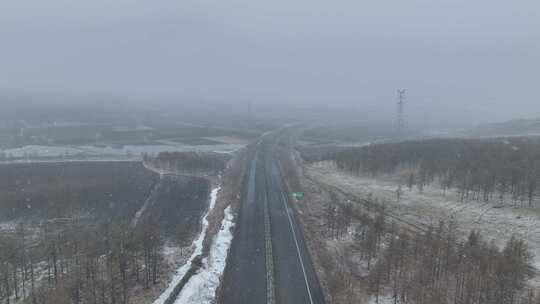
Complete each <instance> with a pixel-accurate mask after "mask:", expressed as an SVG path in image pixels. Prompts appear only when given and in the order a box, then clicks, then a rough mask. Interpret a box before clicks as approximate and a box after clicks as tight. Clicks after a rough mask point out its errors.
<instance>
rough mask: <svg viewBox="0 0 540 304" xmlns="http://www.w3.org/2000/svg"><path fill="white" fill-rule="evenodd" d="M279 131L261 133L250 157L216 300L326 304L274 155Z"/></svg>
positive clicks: (254, 303)
mask: <svg viewBox="0 0 540 304" xmlns="http://www.w3.org/2000/svg"><path fill="white" fill-rule="evenodd" d="M279 135H280V134H276V133H271V134H268V135H266V136H264V137H263V139H262V140H261V142H260V143H259V144H258V146H257V152H256V154H255V157H254V159H253V160H252V163H251V168H250V172H249V176H248V178H247V182H246V185H245V191H244V193H243V198H242V204H241V206H240V210H239V214H238V218H237V223H236V227H237V228H236V230H235V236H234V239H233V243H232V246H231V249H230V252H229V257H228V260H227V266H226V268H225V273H224V277H223V284H222V291H221V296H220V299H219V300H220V303H223V304H243V303H246V304H259V303H261V304H262V303H267V304H273V303H277V304H302V303H307V304H320V303H324V296H323V292H322V289H321V287H320V284H319V282H318V279H317V274H316V272H315V269H314V267H313V263H312V261H311V257H310V255H309V252H308V250H307V248H306V243H305V240H304V236H303V232H302V228H301V226H300V225H299V224H298V223H297V221H296V217H295V214H294V210H293V209H292V208H291V207H290V205H289V204H290V202H289V200H288V195H287V194H286V192H285V188H284V185H283V181H282V180H281V174H280V170H279V167H278V165H277V161H276V159H275V157H274V154H273V147H274V146H275V145H276V143H277V141H278V138H279V137H278V136H279Z"/></svg>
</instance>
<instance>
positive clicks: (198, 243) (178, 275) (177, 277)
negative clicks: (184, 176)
mask: <svg viewBox="0 0 540 304" xmlns="http://www.w3.org/2000/svg"><path fill="white" fill-rule="evenodd" d="M220 189H221V188H220V187H217V188H214V189H212V192H210V206H209V207H208V211H207V212H206V213H205V215H204V217H203V219H202V230H201V233H200V234H199V236H198V237H197V238H196V239H195V241H194V242H193V245H192V247H193V252H192V254H191V257H190V258H189V259H188V260H187V262H186V263H185V264H184V265H182V266H181V267H180V268H178V269H177V270H176V272H175V274H174V275H173V278H172V280H171V282H170V283H169V285H168V286H167V289H165V291H164V292H163V293H161V295H160V296H159V297H158V298H157V299H156V300H155V301H154V302H153V303H154V304H163V303H164V302H165V300H167V298H169V296H170V295H171V293H172V292H173V291H174V288H175V287H176V285H178V283H179V282H180V281H181V280H182V278H183V277H184V275H185V274H186V273H187V271H188V270H189V268H190V267H191V262H192V261H193V260H194V259H195V257H197V256H198V255H200V254H201V253H202V249H203V240H204V237H205V236H206V230H207V228H208V220H207V217H208V214H209V213H210V211H211V210H212V209H213V208H214V206H215V204H216V199H217V194H218V192H219V190H220Z"/></svg>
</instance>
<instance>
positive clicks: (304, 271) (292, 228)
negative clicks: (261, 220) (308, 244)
mask: <svg viewBox="0 0 540 304" xmlns="http://www.w3.org/2000/svg"><path fill="white" fill-rule="evenodd" d="M281 202H282V203H283V206H284V207H285V211H286V212H287V218H288V219H289V227H290V228H291V231H292V234H293V238H294V243H295V244H296V253H297V254H298V259H299V260H300V266H302V272H303V273H304V281H305V282H306V288H307V291H308V295H309V302H310V303H311V304H313V298H312V297H311V289H310V288H309V283H308V279H307V275H306V269H305V267H304V260H303V259H302V255H301V254H300V246H298V240H297V239H296V232H295V231H294V227H293V223H292V220H291V215H290V213H289V208H288V206H287V204H286V203H285V196H284V195H283V192H281Z"/></svg>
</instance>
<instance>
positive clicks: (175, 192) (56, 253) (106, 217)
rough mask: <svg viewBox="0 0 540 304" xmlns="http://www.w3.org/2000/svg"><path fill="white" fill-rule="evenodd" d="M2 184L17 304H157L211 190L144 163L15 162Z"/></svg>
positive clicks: (2, 240) (0, 205)
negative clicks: (174, 251) (173, 256)
mask: <svg viewBox="0 0 540 304" xmlns="http://www.w3.org/2000/svg"><path fill="white" fill-rule="evenodd" d="M0 179H1V181H2V183H1V185H2V189H1V192H0V193H1V194H0V195H1V197H2V200H0V303H9V304H11V303H32V304H46V303H50V304H62V303H103V304H105V303H107V304H120V303H121V304H126V303H148V302H151V301H152V299H153V298H154V297H155V296H156V294H159V292H160V289H162V288H163V287H164V286H166V284H167V282H168V280H169V275H170V273H171V272H172V271H173V270H174V269H175V267H176V265H173V264H171V263H169V262H168V260H170V257H168V256H167V255H168V254H169V252H168V251H171V248H182V247H187V248H189V245H190V244H191V239H192V238H193V237H194V236H195V235H196V233H197V231H198V230H200V217H201V215H202V214H203V213H204V210H205V209H206V205H207V201H208V193H209V191H210V182H209V181H208V180H206V179H202V178H187V177H167V178H161V179H160V178H159V175H157V174H155V173H153V172H151V171H149V170H147V169H146V168H144V167H143V166H142V165H141V163H137V162H63V163H34V164H9V165H3V166H2V170H0ZM147 201H150V202H149V204H148V208H146V209H145V210H144V214H142V215H141V216H140V220H139V221H138V222H137V225H130V223H133V218H134V217H135V216H136V214H137V213H138V211H139V210H141V209H142V206H143V205H145V203H146V202H147ZM180 250H181V249H180ZM179 254H180V255H181V254H182V253H181V252H180V253H179ZM176 262H178V261H176Z"/></svg>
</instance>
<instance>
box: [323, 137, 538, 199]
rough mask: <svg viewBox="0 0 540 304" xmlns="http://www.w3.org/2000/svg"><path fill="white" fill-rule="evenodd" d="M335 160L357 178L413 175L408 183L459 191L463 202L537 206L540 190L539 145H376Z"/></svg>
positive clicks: (533, 141) (518, 141)
mask: <svg viewBox="0 0 540 304" xmlns="http://www.w3.org/2000/svg"><path fill="white" fill-rule="evenodd" d="M330 159H331V160H332V161H333V162H334V163H335V164H336V166H337V167H338V168H340V169H342V170H347V171H350V172H353V173H357V174H358V173H369V174H371V175H373V176H376V175H377V174H381V173H388V174H390V173H395V172H396V171H397V170H400V169H410V173H409V174H408V176H407V177H406V178H405V179H406V180H405V181H404V182H405V183H407V185H408V187H409V188H412V186H414V185H416V186H417V188H418V189H419V190H420V191H421V190H422V189H423V187H424V186H425V185H428V184H431V183H434V182H436V183H438V184H440V186H441V188H442V189H443V190H446V189H451V188H453V189H457V191H458V193H459V194H460V198H461V199H462V200H468V199H473V200H483V201H489V200H492V199H494V200H500V201H501V203H502V201H503V200H504V199H505V198H508V197H509V198H511V199H512V201H513V202H514V204H517V203H518V202H521V204H524V203H525V202H527V204H528V206H529V207H533V206H534V205H535V200H536V198H537V196H538V194H539V192H540V191H539V190H540V139H537V138H509V139H429V140H420V141H405V142H400V143H389V144H377V145H370V146H366V147H359V148H352V149H348V150H344V151H340V152H338V153H335V154H333V155H332V156H331V157H330Z"/></svg>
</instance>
